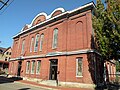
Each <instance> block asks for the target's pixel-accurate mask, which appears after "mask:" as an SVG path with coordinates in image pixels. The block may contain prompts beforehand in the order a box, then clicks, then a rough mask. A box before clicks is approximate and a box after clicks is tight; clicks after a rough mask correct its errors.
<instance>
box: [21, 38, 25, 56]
mask: <svg viewBox="0 0 120 90" xmlns="http://www.w3.org/2000/svg"><path fill="white" fill-rule="evenodd" d="M24 52H25V40H23V41H22V50H21V54H24Z"/></svg>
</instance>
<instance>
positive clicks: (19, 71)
mask: <svg viewBox="0 0 120 90" xmlns="http://www.w3.org/2000/svg"><path fill="white" fill-rule="evenodd" d="M21 68H22V61H18V72H17V76H20V74H21Z"/></svg>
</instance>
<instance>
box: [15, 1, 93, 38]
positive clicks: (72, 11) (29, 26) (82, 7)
mask: <svg viewBox="0 0 120 90" xmlns="http://www.w3.org/2000/svg"><path fill="white" fill-rule="evenodd" d="M89 7H95V5H94V3H93V2H90V3H88V4H86V5H84V6H81V7H79V8H76V9H74V10H71V11H66V12H65V10H64V9H63V8H57V9H55V10H54V11H53V12H52V13H51V14H50V15H47V14H46V13H44V12H42V13H39V14H38V15H37V16H36V17H35V18H34V19H33V20H32V22H31V24H29V25H28V24H26V25H27V26H28V29H26V30H23V28H22V30H21V32H20V33H18V34H17V35H15V36H13V38H16V37H18V36H19V35H21V34H23V33H25V32H27V31H29V30H32V29H34V28H36V27H38V26H40V25H42V24H45V23H47V22H49V21H52V20H54V19H56V18H59V17H61V16H64V15H67V14H72V13H74V12H76V11H79V10H81V12H83V10H84V9H86V8H89ZM57 10H60V11H61V12H62V13H61V14H59V15H57V16H54V17H52V15H53V14H54V12H56V11H57ZM40 15H44V16H45V17H46V20H45V21H43V22H41V23H39V24H37V25H34V26H32V24H33V22H34V20H35V19H36V18H37V17H38V16H40Z"/></svg>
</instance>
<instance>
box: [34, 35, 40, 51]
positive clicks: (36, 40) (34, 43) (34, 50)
mask: <svg viewBox="0 0 120 90" xmlns="http://www.w3.org/2000/svg"><path fill="white" fill-rule="evenodd" d="M37 37H38V44H39V34H36V36H35V43H34V52H37V51H38V46H37V50H36V47H35V46H36V41H37Z"/></svg>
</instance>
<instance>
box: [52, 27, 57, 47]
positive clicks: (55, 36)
mask: <svg viewBox="0 0 120 90" xmlns="http://www.w3.org/2000/svg"><path fill="white" fill-rule="evenodd" d="M57 43H58V29H57V28H55V29H54V31H53V42H52V48H53V49H55V48H57Z"/></svg>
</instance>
